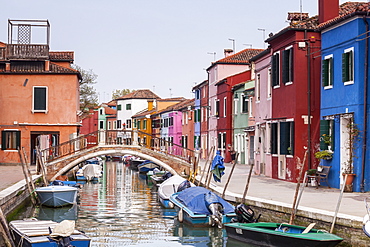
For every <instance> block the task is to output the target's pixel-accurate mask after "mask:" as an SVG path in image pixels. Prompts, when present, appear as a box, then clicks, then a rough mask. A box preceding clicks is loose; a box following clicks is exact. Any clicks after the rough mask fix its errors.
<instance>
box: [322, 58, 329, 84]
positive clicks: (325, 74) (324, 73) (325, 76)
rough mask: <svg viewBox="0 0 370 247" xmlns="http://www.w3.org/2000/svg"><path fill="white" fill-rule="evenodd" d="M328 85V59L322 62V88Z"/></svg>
mask: <svg viewBox="0 0 370 247" xmlns="http://www.w3.org/2000/svg"><path fill="white" fill-rule="evenodd" d="M328 85H329V59H324V60H322V86H323V87H326V86H328Z"/></svg>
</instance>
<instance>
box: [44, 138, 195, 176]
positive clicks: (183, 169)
mask: <svg viewBox="0 0 370 247" xmlns="http://www.w3.org/2000/svg"><path fill="white" fill-rule="evenodd" d="M100 155H111V156H115V155H132V156H136V157H140V158H142V159H144V160H151V161H153V162H154V163H156V164H158V165H160V166H161V167H163V169H165V170H167V171H169V172H171V173H172V174H186V175H189V174H190V172H191V171H192V170H193V164H191V162H190V161H189V162H188V161H186V160H184V159H183V158H181V157H176V156H175V155H170V154H168V153H164V152H159V151H156V150H152V149H150V148H146V147H144V146H140V145H101V144H99V145H97V146H92V147H90V148H85V149H83V150H80V151H77V152H74V153H71V154H69V155H67V156H63V157H60V158H57V159H53V160H52V161H49V162H47V163H45V167H46V179H47V180H49V181H54V180H55V179H56V178H57V177H58V176H60V175H63V174H65V173H66V172H68V171H69V170H71V169H72V168H74V167H75V166H77V165H78V164H79V163H81V162H83V161H84V160H87V159H90V158H93V157H96V156H100ZM191 160H192V159H191Z"/></svg>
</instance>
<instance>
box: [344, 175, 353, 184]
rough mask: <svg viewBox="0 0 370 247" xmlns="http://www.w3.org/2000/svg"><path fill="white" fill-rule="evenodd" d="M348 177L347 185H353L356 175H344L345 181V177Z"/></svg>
mask: <svg viewBox="0 0 370 247" xmlns="http://www.w3.org/2000/svg"><path fill="white" fill-rule="evenodd" d="M346 175H347V181H346V184H347V185H348V184H352V183H353V179H355V176H356V174H354V173H349V174H344V173H343V179H345V176H346Z"/></svg>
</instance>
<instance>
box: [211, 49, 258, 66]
mask: <svg viewBox="0 0 370 247" xmlns="http://www.w3.org/2000/svg"><path fill="white" fill-rule="evenodd" d="M262 51H263V49H245V50H242V51H240V52H237V53H235V54H233V55H230V56H228V57H225V58H222V59H220V60H218V61H216V62H215V63H223V64H224V63H230V64H248V63H249V62H250V61H249V59H251V58H252V57H254V56H256V55H257V54H258V53H260V52H262Z"/></svg>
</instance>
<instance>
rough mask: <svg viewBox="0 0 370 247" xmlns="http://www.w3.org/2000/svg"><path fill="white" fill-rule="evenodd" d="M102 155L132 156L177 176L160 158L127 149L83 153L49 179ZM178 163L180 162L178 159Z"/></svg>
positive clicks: (69, 160) (69, 161)
mask: <svg viewBox="0 0 370 247" xmlns="http://www.w3.org/2000/svg"><path fill="white" fill-rule="evenodd" d="M102 155H132V156H136V157H140V158H142V159H145V160H150V161H153V162H154V163H156V164H158V165H160V166H161V167H163V168H164V169H165V170H167V171H169V172H171V173H172V174H178V172H177V171H176V170H175V169H173V168H172V167H171V166H170V165H168V164H167V163H166V162H164V161H162V160H160V159H159V158H160V157H154V155H151V154H147V153H143V152H142V150H140V151H138V150H134V149H132V148H127V149H117V148H116V147H115V148H111V149H103V150H101V149H97V150H95V151H92V152H88V153H85V154H83V155H80V156H78V157H74V158H70V159H68V161H67V162H68V163H67V164H65V165H64V166H63V167H62V168H61V169H59V170H58V171H57V172H56V173H54V174H53V176H52V177H51V178H50V181H54V180H55V179H56V178H57V177H58V176H60V175H63V174H65V173H67V172H68V171H70V170H71V169H73V168H74V167H75V166H77V165H78V164H80V163H81V162H83V161H85V160H88V159H91V158H94V157H96V156H102ZM178 161H181V160H180V159H179V160H178ZM59 162H60V161H55V162H50V163H49V164H48V166H53V165H55V164H56V163H59Z"/></svg>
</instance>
